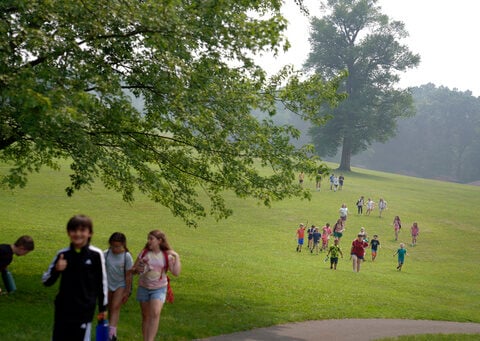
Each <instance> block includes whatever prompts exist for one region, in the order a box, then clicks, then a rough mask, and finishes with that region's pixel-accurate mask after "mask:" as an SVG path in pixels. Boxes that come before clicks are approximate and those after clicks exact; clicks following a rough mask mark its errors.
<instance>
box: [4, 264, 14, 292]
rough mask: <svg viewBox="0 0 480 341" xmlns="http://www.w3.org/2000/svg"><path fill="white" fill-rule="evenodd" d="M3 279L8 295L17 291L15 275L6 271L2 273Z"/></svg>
mask: <svg viewBox="0 0 480 341" xmlns="http://www.w3.org/2000/svg"><path fill="white" fill-rule="evenodd" d="M2 279H3V283H4V284H5V289H7V292H8V293H13V292H15V290H17V286H16V285H15V280H14V279H13V275H12V273H11V272H10V271H8V270H4V271H2Z"/></svg>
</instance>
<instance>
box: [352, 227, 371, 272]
mask: <svg viewBox="0 0 480 341" xmlns="http://www.w3.org/2000/svg"><path fill="white" fill-rule="evenodd" d="M367 246H368V243H367V242H366V241H364V240H363V234H361V233H359V234H358V235H357V239H355V240H353V242H352V249H351V251H350V255H351V256H352V263H353V271H354V272H359V271H360V264H361V263H362V261H363V259H364V256H365V248H366V247H367Z"/></svg>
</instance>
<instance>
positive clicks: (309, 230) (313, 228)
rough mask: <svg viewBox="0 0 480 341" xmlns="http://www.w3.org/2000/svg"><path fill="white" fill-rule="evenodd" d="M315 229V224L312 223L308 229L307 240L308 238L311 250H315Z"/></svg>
mask: <svg viewBox="0 0 480 341" xmlns="http://www.w3.org/2000/svg"><path fill="white" fill-rule="evenodd" d="M314 231H315V225H312V226H310V227H309V228H308V229H307V240H308V242H307V246H308V249H309V250H310V252H312V250H313V232H314Z"/></svg>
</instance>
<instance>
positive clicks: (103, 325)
mask: <svg viewBox="0 0 480 341" xmlns="http://www.w3.org/2000/svg"><path fill="white" fill-rule="evenodd" d="M95 340H96V341H108V320H106V319H99V320H98V324H97V329H96V337H95Z"/></svg>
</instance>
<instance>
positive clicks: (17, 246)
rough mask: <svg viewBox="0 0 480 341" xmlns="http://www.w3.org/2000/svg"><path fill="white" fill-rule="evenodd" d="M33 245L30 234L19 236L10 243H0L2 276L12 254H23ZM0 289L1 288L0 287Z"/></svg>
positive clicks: (31, 249) (5, 273)
mask: <svg viewBox="0 0 480 341" xmlns="http://www.w3.org/2000/svg"><path fill="white" fill-rule="evenodd" d="M34 247H35V245H34V243H33V239H32V237H30V236H21V237H20V238H18V239H17V241H16V242H15V243H14V244H11V245H10V244H0V271H1V272H2V278H6V275H7V271H8V269H7V268H8V266H9V265H10V263H11V262H12V261H13V255H16V256H25V255H26V254H27V253H29V252H30V251H33V249H34ZM4 281H5V280H4ZM7 289H8V288H7ZM1 291H2V289H0V292H1Z"/></svg>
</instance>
